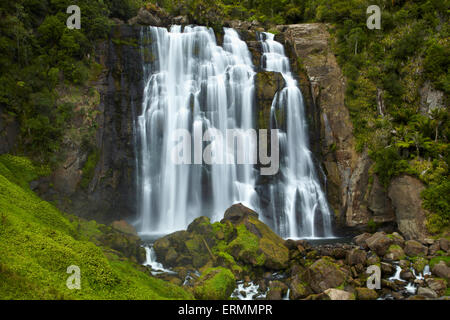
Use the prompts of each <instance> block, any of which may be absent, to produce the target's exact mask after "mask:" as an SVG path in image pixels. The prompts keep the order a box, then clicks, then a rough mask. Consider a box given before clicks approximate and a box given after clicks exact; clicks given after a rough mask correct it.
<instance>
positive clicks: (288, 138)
mask: <svg viewBox="0 0 450 320" xmlns="http://www.w3.org/2000/svg"><path fill="white" fill-rule="evenodd" d="M259 37H260V41H261V43H262V48H263V55H262V58H261V60H262V61H261V64H262V68H263V69H264V70H266V71H272V72H279V73H281V74H282V76H283V78H284V80H285V82H286V85H285V87H284V88H283V89H282V90H281V92H278V94H277V95H276V96H275V98H274V101H273V103H272V110H271V115H272V117H274V121H271V126H273V125H274V126H277V123H279V120H281V119H276V114H277V113H276V112H275V110H276V109H279V110H283V111H284V114H285V121H286V129H285V132H281V133H280V135H281V136H280V141H282V142H283V143H282V148H280V149H281V152H282V154H281V157H282V158H283V159H282V160H281V163H283V164H284V165H283V166H282V167H281V179H280V181H279V182H278V183H277V185H275V186H271V192H270V198H271V199H270V202H271V203H276V202H278V201H279V200H278V199H276V198H277V197H280V195H282V197H283V198H284V201H283V202H284V205H283V206H282V207H281V210H277V211H278V212H273V213H272V216H273V215H281V217H279V218H277V219H279V220H281V221H283V223H282V224H280V225H279V226H278V228H277V232H278V233H279V234H280V235H282V236H284V237H291V238H299V237H302V238H316V237H318V236H321V237H330V236H332V231H331V216H330V210H329V208H328V204H327V200H326V196H325V194H324V192H323V191H322V188H321V186H320V183H319V180H318V178H317V175H316V170H315V168H314V163H313V161H312V154H311V151H310V150H309V149H308V146H309V142H308V135H307V132H308V131H307V127H306V120H305V111H304V103H303V96H302V93H301V91H300V89H299V87H298V85H297V81H296V80H295V79H294V77H293V75H292V73H291V68H290V64H289V59H288V57H287V56H286V55H285V52H284V48H283V46H282V45H281V44H280V43H279V42H276V41H274V35H273V34H271V33H261V34H260V35H259ZM282 114H283V113H282ZM278 129H281V128H278ZM274 188H276V189H277V191H276V192H274V190H273V189H274ZM319 232H320V233H319Z"/></svg>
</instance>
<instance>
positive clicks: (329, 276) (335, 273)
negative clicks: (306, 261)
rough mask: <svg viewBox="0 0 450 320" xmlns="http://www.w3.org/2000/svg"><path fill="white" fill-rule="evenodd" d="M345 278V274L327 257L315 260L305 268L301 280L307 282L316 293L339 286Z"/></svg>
mask: <svg viewBox="0 0 450 320" xmlns="http://www.w3.org/2000/svg"><path fill="white" fill-rule="evenodd" d="M346 279H347V276H346V274H345V273H344V272H343V271H342V270H341V269H340V268H339V267H338V266H337V265H336V263H335V262H334V261H333V260H331V259H329V258H322V259H319V260H317V261H316V262H314V263H313V264H312V265H311V266H310V267H309V268H308V269H306V271H305V273H304V274H303V276H302V280H303V281H304V282H306V283H308V284H309V285H310V287H311V288H312V289H313V291H314V292H316V293H320V292H323V291H324V290H326V289H329V288H335V287H339V286H340V285H342V284H343V283H344V281H345V280H346Z"/></svg>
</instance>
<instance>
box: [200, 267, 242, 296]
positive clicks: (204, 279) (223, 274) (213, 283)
mask: <svg viewBox="0 0 450 320" xmlns="http://www.w3.org/2000/svg"><path fill="white" fill-rule="evenodd" d="M235 287H236V279H235V277H234V275H233V273H232V272H231V271H230V270H228V269H225V268H222V267H218V268H210V269H207V270H206V271H205V272H204V273H203V274H202V275H201V277H200V278H199V279H198V280H197V282H196V284H195V286H194V296H195V298H196V299H199V300H227V299H229V298H230V296H231V294H232V293H233V291H234V288H235Z"/></svg>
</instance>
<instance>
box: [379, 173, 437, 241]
mask: <svg viewBox="0 0 450 320" xmlns="http://www.w3.org/2000/svg"><path fill="white" fill-rule="evenodd" d="M424 189H425V186H424V185H423V183H422V182H420V180H418V179H416V178H413V177H411V176H408V175H402V176H399V177H397V178H394V179H393V180H392V182H391V184H390V186H389V190H388V194H389V198H390V199H391V201H392V204H393V206H394V208H395V215H396V220H397V225H398V229H399V230H400V232H401V233H402V234H403V235H404V236H405V238H406V239H421V238H426V237H427V236H428V232H427V229H426V226H425V221H426V211H425V210H424V209H422V198H421V196H420V194H421V192H422V191H423V190H424Z"/></svg>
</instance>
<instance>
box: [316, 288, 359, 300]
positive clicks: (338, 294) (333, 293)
mask: <svg viewBox="0 0 450 320" xmlns="http://www.w3.org/2000/svg"><path fill="white" fill-rule="evenodd" d="M324 293H325V294H326V295H327V296H329V297H330V300H355V295H354V294H353V293H350V292H347V291H344V290H339V289H327V290H325V291H324Z"/></svg>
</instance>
